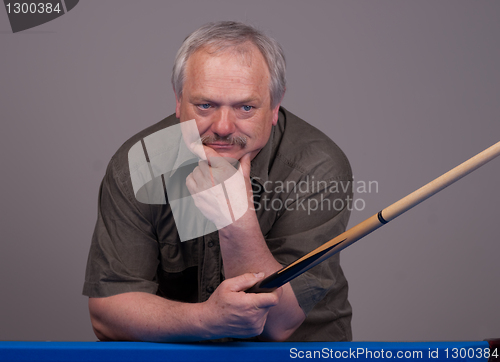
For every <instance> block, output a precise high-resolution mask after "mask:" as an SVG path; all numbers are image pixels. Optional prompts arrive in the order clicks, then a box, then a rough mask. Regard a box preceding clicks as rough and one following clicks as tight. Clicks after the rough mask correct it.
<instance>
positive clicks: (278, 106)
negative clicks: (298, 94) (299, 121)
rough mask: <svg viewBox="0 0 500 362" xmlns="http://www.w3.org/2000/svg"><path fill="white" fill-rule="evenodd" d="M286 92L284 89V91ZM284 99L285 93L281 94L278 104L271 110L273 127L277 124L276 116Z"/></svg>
mask: <svg viewBox="0 0 500 362" xmlns="http://www.w3.org/2000/svg"><path fill="white" fill-rule="evenodd" d="M285 91H286V89H285ZM284 97H285V92H283V95H282V96H281V99H280V102H279V103H278V105H277V106H276V108H274V109H273V126H276V123H278V115H279V111H280V106H281V102H282V101H283V98H284Z"/></svg>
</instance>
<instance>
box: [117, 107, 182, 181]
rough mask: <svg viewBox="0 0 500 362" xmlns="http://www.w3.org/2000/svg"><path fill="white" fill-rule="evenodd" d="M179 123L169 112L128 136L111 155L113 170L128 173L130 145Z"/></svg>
mask: <svg viewBox="0 0 500 362" xmlns="http://www.w3.org/2000/svg"><path fill="white" fill-rule="evenodd" d="M178 123H179V119H178V118H176V117H175V114H171V115H170V116H168V117H166V118H164V119H162V120H161V121H159V122H158V123H155V124H153V125H151V126H149V127H147V128H145V129H143V130H142V131H140V132H138V133H136V134H135V135H133V136H132V137H130V138H129V139H128V140H126V141H125V142H124V143H123V144H122V145H121V146H120V148H118V150H117V151H116V152H115V154H114V155H113V157H112V159H111V160H112V163H113V164H114V165H115V172H118V173H119V174H122V175H123V174H128V173H129V168H128V153H129V151H130V149H131V148H132V146H134V145H135V144H137V143H138V142H141V140H143V139H144V138H146V137H147V136H149V135H152V134H153V133H155V132H158V131H160V130H162V129H165V128H167V127H170V126H173V125H175V124H178Z"/></svg>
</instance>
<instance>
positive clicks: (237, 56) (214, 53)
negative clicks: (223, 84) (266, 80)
mask: <svg viewBox="0 0 500 362" xmlns="http://www.w3.org/2000/svg"><path fill="white" fill-rule="evenodd" d="M215 58H223V59H228V60H236V61H237V63H239V64H240V65H241V67H242V68H252V67H259V68H261V67H265V69H266V70H267V73H269V69H268V67H267V62H266V60H265V58H264V56H263V55H262V53H261V51H260V50H259V48H258V47H257V46H256V45H255V44H253V43H251V42H245V43H242V44H237V45H224V46H222V45H219V46H215V45H207V46H203V47H201V48H199V49H198V50H196V51H195V52H194V53H193V54H191V56H190V57H189V58H188V60H187V63H186V71H187V72H186V73H189V70H192V71H193V70H194V71H196V69H192V68H193V66H194V67H200V66H203V65H205V63H207V62H210V61H211V60H213V59H215ZM190 68H191V69H190ZM186 76H187V74H186Z"/></svg>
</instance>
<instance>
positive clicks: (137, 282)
mask: <svg viewBox="0 0 500 362" xmlns="http://www.w3.org/2000/svg"><path fill="white" fill-rule="evenodd" d="M129 179H130V177H127V173H125V172H124V171H123V170H122V169H120V168H119V165H118V162H117V160H116V158H113V159H112V160H111V162H110V163H109V165H108V168H107V170H106V175H105V176H104V179H103V181H102V183H101V187H100V190H99V201H98V217H97V222H96V226H95V230H94V234H93V236H92V243H91V247H90V252H89V257H88V261H87V269H86V273H85V283H84V287H83V294H84V295H87V296H89V297H107V296H111V295H115V294H120V293H125V292H147V293H156V291H157V289H158V283H157V280H156V279H157V277H156V270H157V267H158V264H159V247H158V242H157V238H156V236H155V231H154V227H153V226H152V223H151V217H150V216H149V215H150V205H146V204H141V203H139V202H138V201H137V200H136V199H135V197H134V195H133V191H132V186H131V183H130V180H129Z"/></svg>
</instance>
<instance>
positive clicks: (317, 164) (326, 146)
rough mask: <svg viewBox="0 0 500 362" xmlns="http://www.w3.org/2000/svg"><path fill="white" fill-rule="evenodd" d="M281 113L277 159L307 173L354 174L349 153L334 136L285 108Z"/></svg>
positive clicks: (327, 175) (337, 176) (340, 176)
mask: <svg viewBox="0 0 500 362" xmlns="http://www.w3.org/2000/svg"><path fill="white" fill-rule="evenodd" d="M280 113H282V116H280V121H279V125H278V126H279V127H281V128H282V138H281V142H280V146H279V148H278V150H277V153H276V158H277V159H280V160H281V161H282V162H285V163H287V164H288V165H290V166H292V167H294V168H296V169H298V171H300V172H301V173H304V174H310V173H318V172H319V173H322V174H323V175H321V177H328V178H338V179H350V178H352V170H351V166H350V163H349V160H348V159H347V156H346V155H345V153H344V152H343V151H342V149H341V148H340V147H339V146H338V145H337V144H336V143H335V142H334V141H333V140H332V139H330V137H328V136H327V135H325V134H324V133H323V132H322V131H320V130H319V129H317V128H316V127H314V126H312V125H311V124H309V123H307V122H306V121H304V120H303V119H301V118H300V117H298V116H296V115H294V114H293V113H291V112H290V111H288V110H286V109H285V108H281V110H280ZM318 176H319V175H318Z"/></svg>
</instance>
